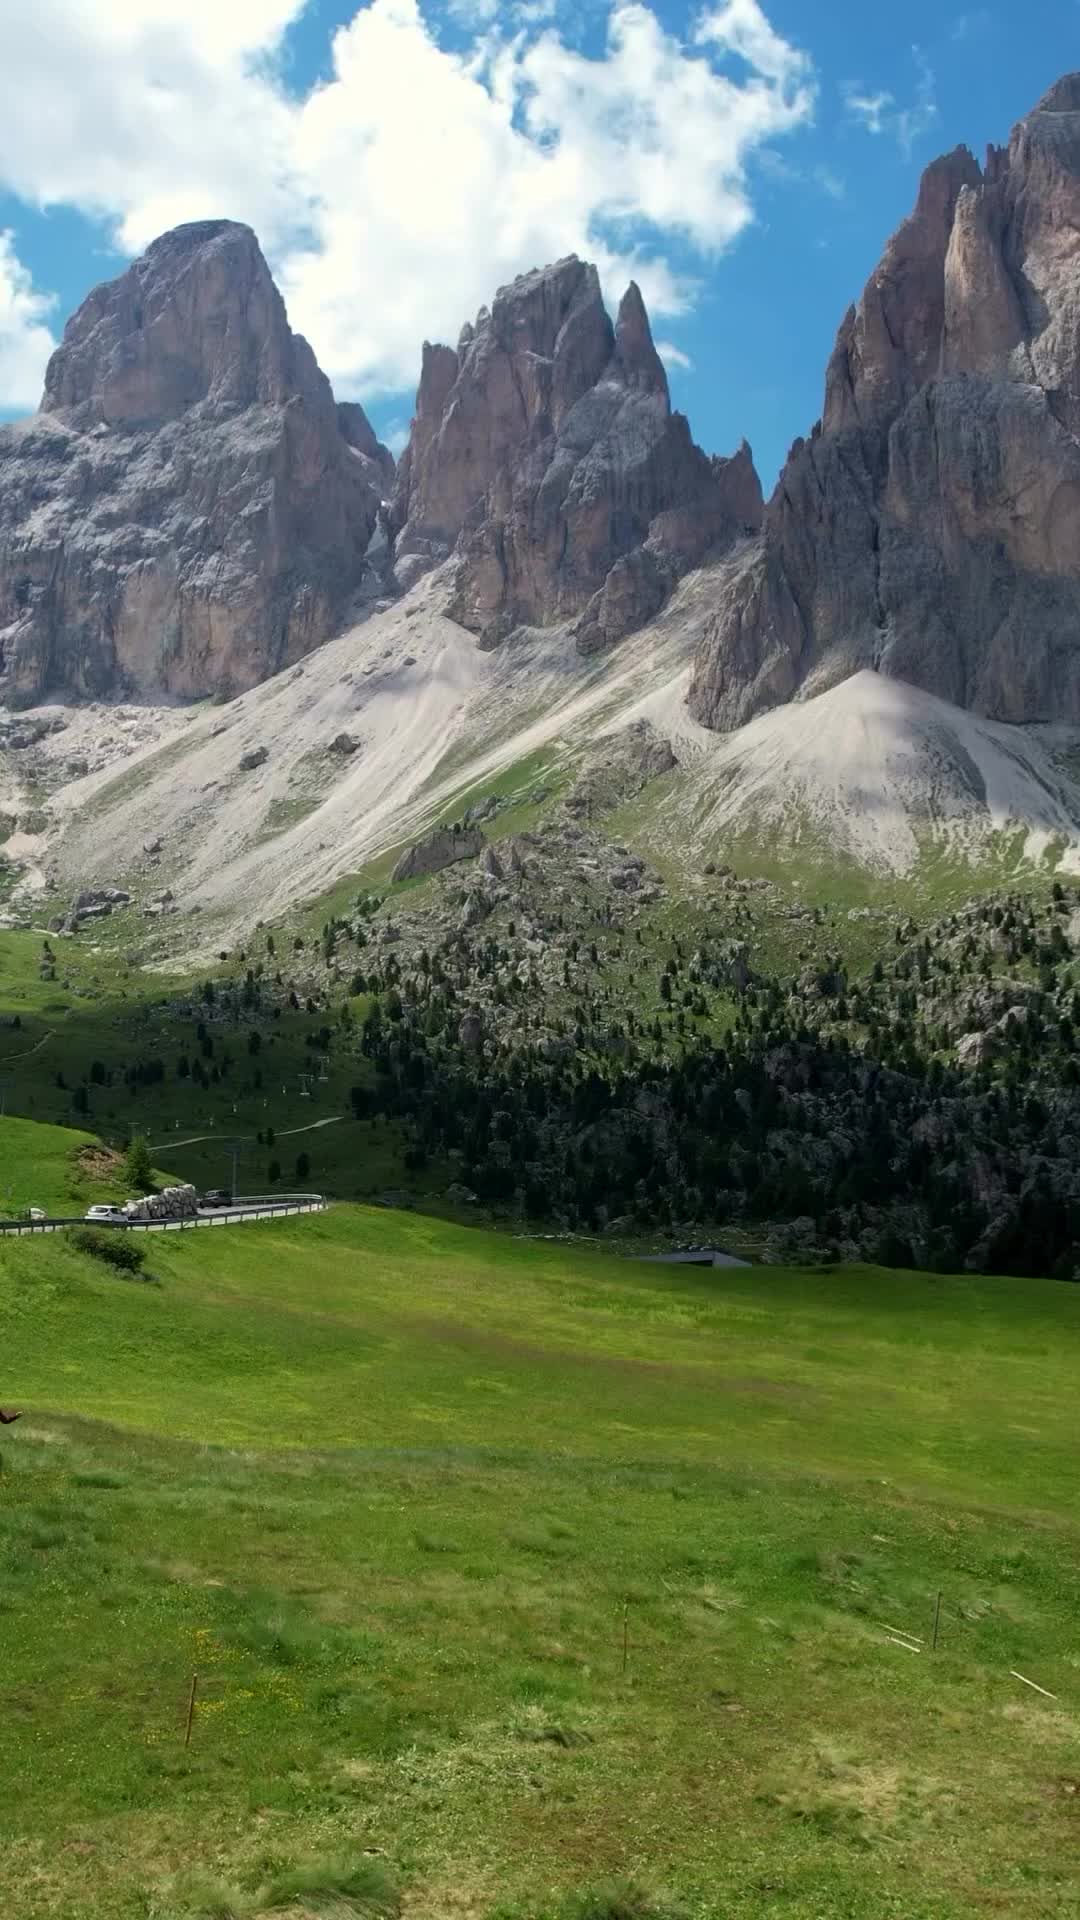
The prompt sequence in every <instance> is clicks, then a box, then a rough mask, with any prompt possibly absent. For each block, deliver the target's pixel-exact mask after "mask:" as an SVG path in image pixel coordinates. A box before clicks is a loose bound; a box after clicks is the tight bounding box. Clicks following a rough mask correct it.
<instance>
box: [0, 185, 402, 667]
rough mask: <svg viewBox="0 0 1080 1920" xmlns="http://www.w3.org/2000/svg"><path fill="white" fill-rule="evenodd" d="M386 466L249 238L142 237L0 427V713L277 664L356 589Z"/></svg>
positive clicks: (321, 629) (215, 228) (322, 630)
mask: <svg viewBox="0 0 1080 1920" xmlns="http://www.w3.org/2000/svg"><path fill="white" fill-rule="evenodd" d="M392 468H393V462H392V460H391V458H390V455H389V454H388V453H387V452H386V449H385V448H381V447H379V445H378V442H377V441H376V440H375V436H374V434H373V433H372V431H371V428H370V425H369V424H368V422H367V420H366V418H365V416H364V414H363V411H362V409H361V408H358V407H355V408H354V407H349V408H347V409H345V410H344V411H343V412H342V413H340V414H339V412H338V411H337V410H336V409H335V405H334V398H333V394H332V393H331V390H330V384H329V382H328V381H327V379H326V377H325V375H324V374H323V373H321V372H320V370H319V367H318V365H317V363H316V361H315V357H314V355H313V353H312V352H311V349H310V347H309V346H308V344H307V342H306V341H305V340H303V339H302V338H301V337H300V336H299V335H297V334H294V333H293V332H292V331H291V329H290V327H289V323H288V317H287V315H286V312H285V306H284V302H283V301H282V299H281V296H280V294H279V293H278V290H277V288H276V287H275V285H274V282H273V279H272V278H271V275H270V271H269V269H268V267H267V265H266V262H265V260H264V258H263V255H262V252H261V250H260V248H259V244H258V241H257V240H256V238H255V235H254V234H253V233H252V232H251V230H250V228H249V227H245V226H241V225H239V224H238V223H237V222H235V221H230V220H205V221H197V222H194V223H192V224H190V225H187V226H183V227H178V228H177V229H176V230H175V231H174V232H172V233H167V234H164V235H163V236H162V237H161V239H159V240H156V241H155V242H154V244H153V245H152V246H151V247H150V248H149V249H148V250H147V252H146V253H145V254H144V255H143V256H142V258H141V259H139V260H136V261H135V262H134V263H133V264H132V265H131V266H130V267H129V268H128V269H127V270H126V272H124V273H122V274H121V275H119V277H118V278H117V279H115V280H112V281H109V282H107V283H106V284H105V285H103V286H100V287H97V288H95V290H94V291H93V292H92V293H91V294H90V295H89V296H88V298H87V299H86V300H85V301H84V302H83V304H82V306H81V307H80V308H79V310H78V312H77V313H75V314H74V315H73V316H72V318H71V320H70V321H69V322H68V325H67V327H66V328H65V331H64V338H63V341H62V343H61V345H60V346H59V347H58V348H57V350H56V352H55V353H54V354H53V356H52V359H51V361H50V363H49V368H48V372H47V375H46V382H45V393H44V397H43V400H42V406H41V411H40V413H39V414H38V416H37V417H36V419H35V420H34V421H32V422H28V423H21V424H20V425H18V426H16V427H13V428H7V429H3V430H0V698H5V699H8V700H15V701H26V700H33V699H36V698H39V697H40V696H41V695H42V694H43V693H44V692H46V691H51V690H54V689H55V690H56V691H66V692H70V693H75V694H80V693H90V694H95V695H101V694H109V693H115V692H124V693H140V692H146V693H161V692H168V693H174V694H185V695H187V694H199V695H201V694H206V693H222V692H226V691H232V690H237V689H239V688H242V687H245V686H250V685H251V684H252V683H253V682H254V681H256V680H259V679H261V678H263V677H264V676H265V675H266V674H267V673H270V672H273V671H274V670H275V669H276V668H277V667H280V666H282V665H285V664H286V663H287V662H289V661H290V660H293V659H296V658H298V657H299V656H300V655H301V654H303V653H306V652H307V651H309V649H310V648H311V647H313V646H316V645H318V643H319V642H320V641H322V640H324V639H326V638H327V636H328V635H329V634H330V633H331V632H332V631H333V630H334V628H335V626H337V625H338V624H339V623H340V621H341V619H342V617H343V616H344V613H345V610H346V608H347V606H348V603H349V600H350V597H351V596H352V595H353V593H354V592H355V591H356V590H357V588H358V587H359V586H360V584H361V582H362V580H363V577H364V566H365V562H364V556H365V552H366V549H367V546H368V542H369V540H370V538H371V536H372V533H373V531H374V528H375V524H376V518H377V515H378V512H379V503H380V499H381V497H382V495H383V494H384V493H386V492H388V491H389V487H390V484H391V477H392Z"/></svg>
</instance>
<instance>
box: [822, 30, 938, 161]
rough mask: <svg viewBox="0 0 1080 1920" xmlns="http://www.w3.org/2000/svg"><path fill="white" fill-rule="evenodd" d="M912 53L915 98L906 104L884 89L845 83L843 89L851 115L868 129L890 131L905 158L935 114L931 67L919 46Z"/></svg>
mask: <svg viewBox="0 0 1080 1920" xmlns="http://www.w3.org/2000/svg"><path fill="white" fill-rule="evenodd" d="M911 57H912V60H913V61H914V63H915V68H916V72H917V74H918V80H917V82H916V86H915V95H914V98H913V99H912V101H911V103H910V104H909V105H908V106H906V107H901V106H899V105H898V103H897V100H896V96H895V94H892V93H888V92H886V91H884V90H883V91H881V92H880V93H867V92H866V91H864V90H863V89H862V88H860V87H848V88H847V89H846V90H845V93H844V106H845V108H846V109H847V112H848V113H849V114H850V115H851V117H852V119H853V120H857V121H858V122H859V124H860V125H861V126H862V127H863V128H864V129H865V131H866V132H867V133H873V134H880V133H885V134H889V135H890V136H891V137H892V138H893V139H894V140H895V141H896V143H897V145H898V146H899V148H900V151H901V153H902V154H903V155H904V158H905V160H908V159H910V158H911V154H912V150H913V148H914V147H915V144H916V142H917V141H919V140H921V139H922V138H923V136H924V134H927V133H929V132H930V130H931V128H932V127H933V125H934V123H935V121H936V120H937V117H938V108H937V79H936V76H935V74H934V70H933V68H932V67H931V65H930V62H929V61H928V59H927V58H926V55H925V54H924V52H923V50H922V48H921V47H917V46H915V47H912V49H911Z"/></svg>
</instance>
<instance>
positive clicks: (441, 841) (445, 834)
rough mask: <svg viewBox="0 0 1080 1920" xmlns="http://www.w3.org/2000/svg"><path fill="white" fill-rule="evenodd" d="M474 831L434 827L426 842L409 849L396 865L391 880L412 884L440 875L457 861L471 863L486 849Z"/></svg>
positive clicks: (481, 838)
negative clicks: (420, 879)
mask: <svg viewBox="0 0 1080 1920" xmlns="http://www.w3.org/2000/svg"><path fill="white" fill-rule="evenodd" d="M486 844H487V843H486V841H485V839H484V836H483V834H482V833H479V832H478V831H477V830H476V828H474V827H473V828H461V827H437V828H436V829H435V832H434V833H430V834H429V835H428V837H427V839H426V840H419V841H417V843H416V845H415V846H413V847H409V848H408V849H407V850H406V852H405V853H403V854H402V855H401V858H400V859H399V861H398V862H397V865H396V866H395V868H394V870H393V872H392V874H391V875H390V878H391V880H416V879H418V878H420V876H421V875H423V874H428V873H441V872H442V870H443V868H444V867H453V866H456V865H457V864H458V862H459V861H461V860H475V858H476V856H477V854H478V853H482V852H483V850H484V847H485V845H486Z"/></svg>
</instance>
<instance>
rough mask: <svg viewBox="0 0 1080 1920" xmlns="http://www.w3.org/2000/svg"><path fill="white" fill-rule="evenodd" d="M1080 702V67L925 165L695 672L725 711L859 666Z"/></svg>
mask: <svg viewBox="0 0 1080 1920" xmlns="http://www.w3.org/2000/svg"><path fill="white" fill-rule="evenodd" d="M867 666H870V667H874V668H877V669H878V670H879V671H880V672H883V673H887V674H893V675H895V676H897V677H898V678H900V679H904V680H909V681H912V682H914V683H915V684H916V685H917V686H921V687H925V688H926V689H927V690H928V691H930V692H932V693H935V694H939V695H941V696H943V697H944V698H945V699H948V700H951V701H954V702H956V703H957V704H959V705H962V706H966V707H970V708H973V709H974V710H976V711H977V712H979V713H983V714H986V715H990V716H992V717H994V718H995V719H999V720H1009V721H1032V720H1052V719H1056V720H1068V721H1072V722H1080V75H1071V76H1069V77H1068V78H1066V79H1064V80H1062V81H1060V82H1059V83H1058V85H1057V86H1055V87H1054V88H1052V89H1051V91H1050V92H1049V93H1048V94H1047V95H1046V97H1045V98H1044V99H1043V100H1042V101H1040V103H1039V105H1038V106H1037V107H1036V108H1035V110H1034V112H1033V113H1031V114H1030V115H1029V116H1028V118H1027V119H1026V120H1024V121H1022V122H1021V124H1020V125H1019V126H1018V127H1017V128H1016V130H1015V131H1014V133H1013V135H1012V138H1011V140H1010V142H1009V146H1008V148H1007V149H1004V150H999V149H995V148H991V150H990V152H989V154H988V157H987V162H986V166H985V168H980V167H979V166H978V164H977V163H976V161H975V160H974V159H973V158H972V156H971V155H970V154H969V153H968V152H967V151H966V150H965V149H963V148H959V149H957V151H956V152H954V153H952V154H949V155H947V156H946V157H945V158H944V159H941V160H937V161H935V162H934V164H933V165H932V166H931V167H930V168H929V169H928V171H927V173H926V174H925V176H924V178H923V182H922V185H921V188H920V191H919V197H918V201H917V204H916V207H915V210H914V212H913V213H912V215H911V216H910V218H909V219H908V220H906V221H905V222H904V224H903V226H902V227H901V228H900V230H899V232H898V233H897V234H896V235H895V236H894V238H893V239H892V240H891V241H890V243H889V245H888V247H887V249H886V251H885V255H884V258H883V260H882V262H881V265H880V267H879V268H878V270H877V272H876V273H875V274H874V275H873V276H872V277H871V279H870V281H869V282H868V284H867V286H866V288H865V290H864V292H863V295H862V298H861V300H860V301H859V304H858V306H857V307H853V308H852V309H851V310H850V312H849V313H848V314H847V315H846V317H845V319H844V321H843V324H842V325H841V328H840V332H839V335H838V338H837V342H836V347H835V349H834V352H833V355H832V358H831V360H830V362H829V368H828V373H827V376H826V387H825V405H824V411H823V415H822V419H821V421H820V422H819V423H818V425H817V426H816V427H815V428H814V431H813V433H812V435H811V437H810V439H809V440H807V441H797V442H796V443H795V446H794V447H793V448H792V451H791V454H790V455H789V458H788V461H787V464H786V466H785V468H784V471H783V473H782V475H781V477H780V481H779V483H778V485H777V489H776V492H775V494H774V495H773V498H772V499H771V501H770V502H769V505H768V507H767V509H766V513H765V523H764V527H763V530H762V534H761V538H760V540H759V541H757V542H755V543H754V544H753V546H752V547H751V548H750V549H749V550H748V551H747V552H746V554H745V555H744V556H743V557H742V558H741V560H740V564H738V565H737V566H735V567H732V568H730V569H728V570H727V571H726V573H725V574H724V576H723V579H722V582H721V584H720V588H719V592H718V600H717V610H716V615H715V618H714V619H713V621H712V623H711V625H710V628H709V630H708V631H707V633H706V635H705V638H704V640H703V643H702V646H701V649H700V652H699V657H698V660H697V663H696V669H695V674H694V678H693V682H692V686H691V691H690V706H691V710H692V711H693V713H694V714H695V715H696V717H697V718H698V719H699V720H702V721H704V722H705V723H706V724H707V725H710V726H714V727H718V728H729V727H734V726H738V725H740V724H741V723H742V722H743V721H745V720H747V719H749V718H750V717H751V716H752V715H753V714H754V713H757V712H760V711H761V710H762V709H763V708H765V707H768V706H772V705H774V704H776V703H777V702H778V701H782V700H786V699H789V698H791V696H792V695H793V694H795V693H796V692H798V691H799V690H800V689H804V690H805V691H807V692H814V691H818V690H820V689H821V688H823V687H825V686H829V685H832V684H834V683H835V682H837V681H838V680H841V679H843V678H845V677H846V676H847V675H848V674H850V673H853V672H855V671H857V670H858V669H859V668H862V667H867Z"/></svg>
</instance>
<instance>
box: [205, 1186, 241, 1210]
mask: <svg viewBox="0 0 1080 1920" xmlns="http://www.w3.org/2000/svg"><path fill="white" fill-rule="evenodd" d="M232 1203H233V1199H232V1194H231V1193H226V1192H225V1189H224V1187H211V1189H210V1191H209V1193H204V1194H203V1197H202V1202H201V1204H202V1205H203V1206H204V1207H231V1206H232Z"/></svg>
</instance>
